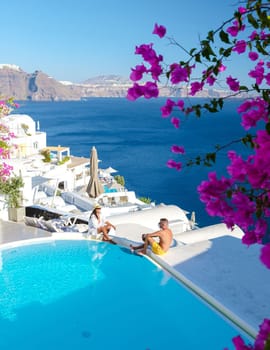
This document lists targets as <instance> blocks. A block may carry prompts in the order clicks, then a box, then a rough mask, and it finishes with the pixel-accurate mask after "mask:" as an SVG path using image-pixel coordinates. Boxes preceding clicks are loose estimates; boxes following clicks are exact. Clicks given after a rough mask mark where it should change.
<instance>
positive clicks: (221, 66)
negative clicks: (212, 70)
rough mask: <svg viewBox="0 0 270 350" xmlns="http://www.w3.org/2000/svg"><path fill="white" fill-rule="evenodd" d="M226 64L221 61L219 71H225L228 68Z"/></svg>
mask: <svg viewBox="0 0 270 350" xmlns="http://www.w3.org/2000/svg"><path fill="white" fill-rule="evenodd" d="M226 68H227V67H226V66H224V64H222V63H220V65H219V66H218V71H219V72H224V71H225V70H226Z"/></svg>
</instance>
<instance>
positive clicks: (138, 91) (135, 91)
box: [127, 83, 143, 101]
mask: <svg viewBox="0 0 270 350" xmlns="http://www.w3.org/2000/svg"><path fill="white" fill-rule="evenodd" d="M141 96H143V88H142V86H141V85H139V84H137V83H134V85H133V86H132V87H131V88H129V89H128V91H127V99H128V100H129V101H135V100H137V99H138V98H139V97H141Z"/></svg>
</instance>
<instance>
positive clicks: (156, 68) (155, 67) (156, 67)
mask: <svg viewBox="0 0 270 350" xmlns="http://www.w3.org/2000/svg"><path fill="white" fill-rule="evenodd" d="M148 72H149V73H151V75H152V78H153V80H159V77H160V75H161V74H162V73H163V69H162V67H161V65H160V64H159V63H157V62H154V63H152V65H151V67H150V68H149V69H148Z"/></svg>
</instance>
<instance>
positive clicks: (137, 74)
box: [130, 64, 147, 81]
mask: <svg viewBox="0 0 270 350" xmlns="http://www.w3.org/2000/svg"><path fill="white" fill-rule="evenodd" d="M146 72H147V69H146V67H145V66H144V65H143V64H141V65H138V66H136V67H135V68H132V72H131V74H130V79H131V80H133V81H137V80H141V79H142V77H143V74H144V73H146Z"/></svg>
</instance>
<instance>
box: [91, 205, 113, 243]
mask: <svg viewBox="0 0 270 350" xmlns="http://www.w3.org/2000/svg"><path fill="white" fill-rule="evenodd" d="M88 225H89V232H90V233H93V232H95V234H97V233H101V234H103V237H102V240H103V241H104V242H109V243H112V244H116V243H115V242H114V241H113V240H112V239H111V238H110V237H109V231H110V229H111V228H113V229H114V230H115V229H116V228H115V226H114V225H113V224H111V223H110V222H109V221H106V220H105V218H104V217H103V215H102V214H101V207H100V206H95V208H94V210H93V211H92V213H91V215H90V217H89V224H88Z"/></svg>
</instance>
